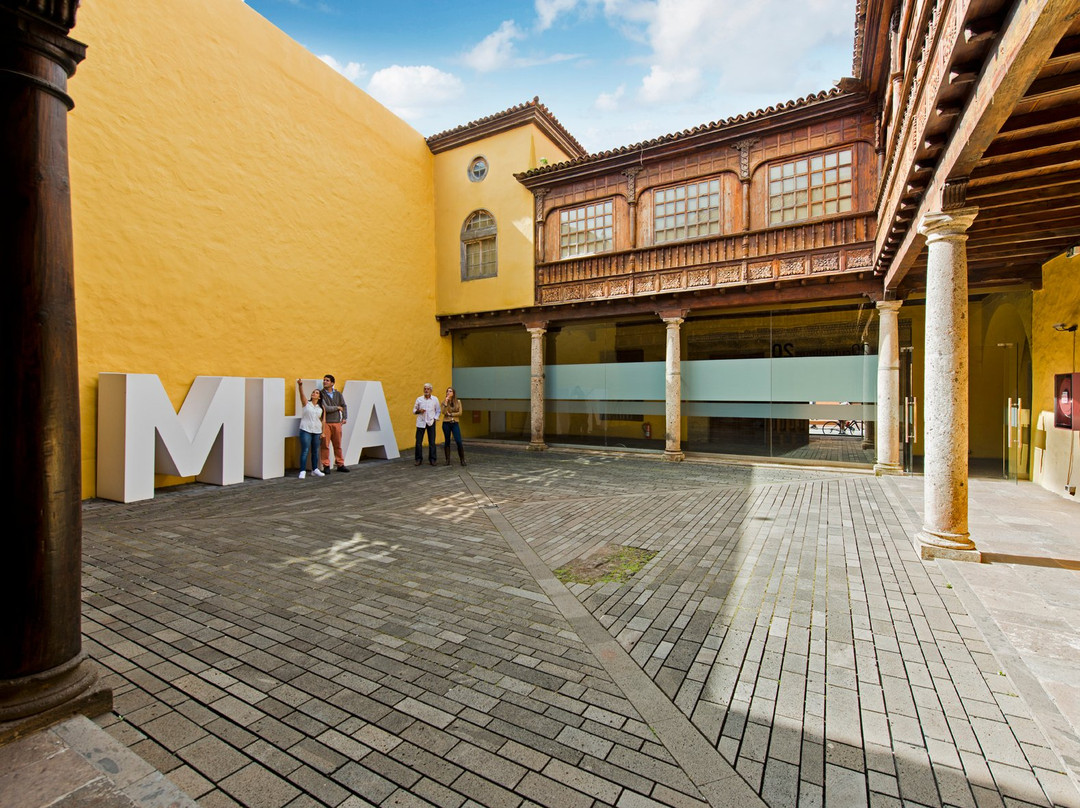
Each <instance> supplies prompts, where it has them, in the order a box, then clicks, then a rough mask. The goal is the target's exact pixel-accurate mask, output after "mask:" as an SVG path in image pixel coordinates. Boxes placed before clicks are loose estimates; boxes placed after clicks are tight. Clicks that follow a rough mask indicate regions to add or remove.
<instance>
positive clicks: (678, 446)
mask: <svg viewBox="0 0 1080 808" xmlns="http://www.w3.org/2000/svg"><path fill="white" fill-rule="evenodd" d="M662 319H663V321H664V323H665V324H666V325H667V343H666V346H667V349H666V351H665V354H664V413H665V415H666V418H665V426H664V459H665V460H673V461H679V460H682V459H683V458H684V457H685V455H684V454H683V452H682V343H681V340H680V336H679V326H680V325H682V322H683V318H682V317H662Z"/></svg>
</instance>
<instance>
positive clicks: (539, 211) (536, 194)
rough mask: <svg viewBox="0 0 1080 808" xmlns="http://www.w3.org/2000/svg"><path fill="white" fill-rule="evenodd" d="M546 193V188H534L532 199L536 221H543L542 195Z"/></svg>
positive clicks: (538, 222) (540, 222) (544, 195)
mask: <svg viewBox="0 0 1080 808" xmlns="http://www.w3.org/2000/svg"><path fill="white" fill-rule="evenodd" d="M547 195H548V189H547V188H534V189H533V200H534V201H535V203H536V223H537V224H542V223H543V221H544V197H546V196H547Z"/></svg>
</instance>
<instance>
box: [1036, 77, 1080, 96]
mask: <svg viewBox="0 0 1080 808" xmlns="http://www.w3.org/2000/svg"><path fill="white" fill-rule="evenodd" d="M1077 88H1080V72H1073V73H1059V74H1058V75H1056V76H1047V77H1046V78H1042V79H1037V80H1035V81H1033V82H1031V86H1030V87H1028V91H1027V92H1026V93H1024V98H1028V99H1030V98H1039V97H1040V96H1046V95H1054V94H1055V93H1061V92H1065V91H1067V90H1073V89H1077Z"/></svg>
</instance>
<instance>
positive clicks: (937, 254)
mask: <svg viewBox="0 0 1080 808" xmlns="http://www.w3.org/2000/svg"><path fill="white" fill-rule="evenodd" d="M977 213H978V208H959V209H955V210H949V211H945V212H943V213H931V214H928V215H927V216H925V217H924V218H923V219H922V221H921V222H919V232H920V233H922V234H923V235H925V236H926V246H927V269H926V350H925V352H924V353H925V357H926V359H925V362H926V368H925V402H924V406H923V413H924V416H923V446H924V447H925V455H924V479H923V529H922V530H921V531H919V533H918V535H917V536H916V539H917V542H918V549H919V553H920V555H921V556H922V558H924V559H929V558H950V559H955V560H958V561H963V560H971V561H978V560H979V552H978V550H976V549H975V543H974V542H973V541H972V540H971V536H970V535H969V533H968V280H967V245H966V242H967V235H966V233H967V229H968V228H969V227H970V226H971V223H972V222H973V221H974V220H975V216H976V214H977Z"/></svg>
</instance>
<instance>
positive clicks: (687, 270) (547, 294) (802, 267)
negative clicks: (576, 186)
mask: <svg viewBox="0 0 1080 808" xmlns="http://www.w3.org/2000/svg"><path fill="white" fill-rule="evenodd" d="M874 228H875V217H874V214H872V213H857V214H850V215H847V216H838V217H834V218H831V219H827V220H822V221H816V222H809V223H805V224H794V225H785V226H780V227H770V228H767V229H763V230H751V231H747V232H744V233H734V234H729V235H722V236H715V237H713V238H707V239H696V240H694V241H681V242H672V243H668V244H661V245H657V246H652V247H641V248H638V249H635V250H623V251H620V252H611V253H603V254H600V255H590V256H586V257H583V258H569V259H566V260H563V261H552V262H549V263H545V264H538V265H537V266H536V302H537V303H540V304H546V303H547V304H550V303H572V302H578V301H584V300H608V299H612V298H620V297H634V296H637V295H655V294H660V293H666V292H679V291H687V290H700V289H710V288H721V287H725V286H734V285H746V284H755V283H767V282H773V281H778V280H789V279H796V278H800V277H806V278H818V277H822V276H827V275H838V274H844V273H848V272H867V271H870V270H871V269H872V268H873V267H872V250H871V245H872V243H873V240H874Z"/></svg>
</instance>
